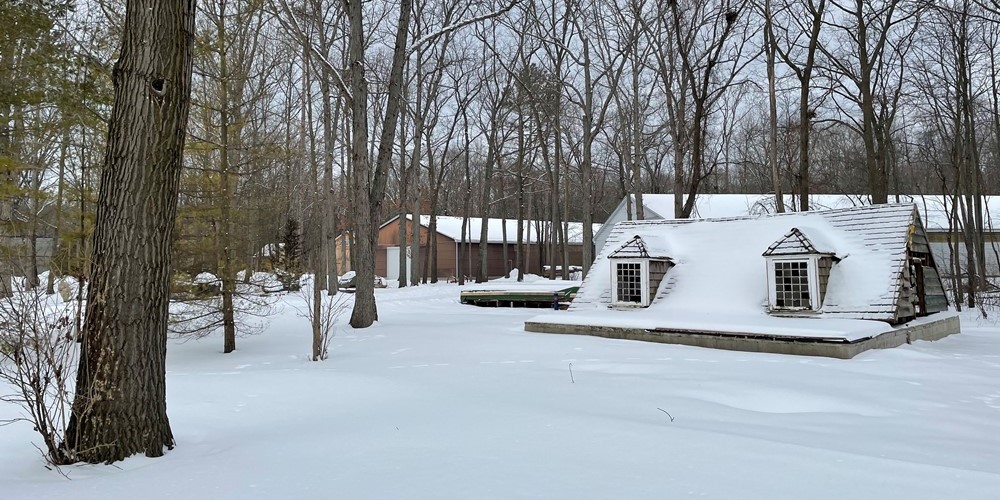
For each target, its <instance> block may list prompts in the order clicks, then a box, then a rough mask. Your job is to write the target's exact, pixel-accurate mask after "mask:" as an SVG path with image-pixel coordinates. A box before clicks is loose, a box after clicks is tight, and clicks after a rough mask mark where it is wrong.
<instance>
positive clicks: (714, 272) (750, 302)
mask: <svg viewBox="0 0 1000 500" xmlns="http://www.w3.org/2000/svg"><path fill="white" fill-rule="evenodd" d="M918 217H919V215H918V214H917V212H916V209H915V207H914V206H913V205H912V204H887V205H866V206H859V207H850V208H843V209H835V210H825V211H814V212H804V213H803V212H796V213H786V214H769V215H761V216H756V217H732V218H719V219H694V220H692V219H676V220H651V221H626V222H619V223H617V224H616V225H615V226H614V227H613V229H612V230H611V232H610V233H609V236H608V240H607V243H606V244H605V245H604V248H603V249H601V250H600V251H599V252H598V255H597V258H596V260H595V262H594V266H593V267H592V269H591V272H590V274H589V275H588V276H587V278H586V279H585V280H584V283H583V286H582V287H581V289H580V292H579V293H578V294H577V297H576V299H575V300H574V301H573V304H572V306H571V309H588V308H590V309H592V308H595V307H597V308H603V307H605V306H606V305H609V304H610V299H611V297H610V277H609V276H610V267H609V262H608V261H607V259H608V257H609V256H610V255H611V254H612V253H614V252H615V251H617V250H619V249H621V248H622V247H623V245H624V244H626V243H627V242H628V241H629V240H630V239H634V237H636V236H638V237H640V238H652V239H657V238H659V239H665V240H667V241H670V243H671V258H672V260H674V261H675V262H676V266H675V267H674V268H673V269H671V271H670V274H671V275H670V280H669V281H671V282H673V283H674V285H673V286H672V287H670V290H669V291H667V293H664V290H660V294H659V295H658V297H657V299H656V300H655V301H654V303H653V304H652V305H651V306H650V311H651V312H652V311H653V310H655V309H658V308H659V309H660V310H663V311H664V313H665V314H669V309H670V308H672V307H676V308H682V307H683V308H691V307H697V308H704V309H706V310H726V309H742V310H763V308H764V305H765V304H766V294H767V290H766V282H767V276H766V266H765V259H764V258H763V257H761V255H762V253H765V252H768V251H774V252H778V251H781V252H784V251H801V250H808V251H814V250H815V251H817V252H818V253H827V254H835V255H836V256H838V257H840V258H841V259H842V260H841V261H840V262H838V263H837V264H836V265H835V266H834V268H833V270H832V271H831V276H830V281H829V285H828V289H827V294H826V296H825V300H824V302H823V306H822V309H821V312H820V316H830V317H840V318H852V319H872V320H883V321H892V320H894V319H895V317H896V308H897V304H898V302H899V298H900V294H901V292H902V282H901V276H902V272H903V268H904V266H905V265H906V250H907V238H908V234H909V231H910V227H911V225H913V224H918V223H919V222H918ZM796 228H801V229H796ZM782 235H784V236H782ZM772 247H773V248H772ZM711 284H714V286H710V285H711Z"/></svg>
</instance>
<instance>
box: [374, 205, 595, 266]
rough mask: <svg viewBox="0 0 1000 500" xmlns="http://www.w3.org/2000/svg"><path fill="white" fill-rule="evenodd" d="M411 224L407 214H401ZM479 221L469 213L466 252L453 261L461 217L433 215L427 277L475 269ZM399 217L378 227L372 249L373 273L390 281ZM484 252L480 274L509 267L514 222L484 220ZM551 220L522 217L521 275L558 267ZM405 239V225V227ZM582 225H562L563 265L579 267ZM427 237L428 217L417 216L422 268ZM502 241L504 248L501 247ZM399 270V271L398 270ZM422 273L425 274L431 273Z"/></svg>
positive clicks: (514, 247) (395, 260)
mask: <svg viewBox="0 0 1000 500" xmlns="http://www.w3.org/2000/svg"><path fill="white" fill-rule="evenodd" d="M406 220H407V221H410V222H412V217H411V216H407V219H406ZM482 224H483V219H481V218H478V217H470V218H469V220H468V227H467V228H466V231H465V239H464V241H465V242H466V244H467V245H468V246H467V250H466V251H465V252H464V255H463V256H462V262H459V245H460V243H461V242H462V241H463V239H462V217H452V216H438V217H437V231H436V234H434V235H433V237H434V238H435V241H436V244H437V249H438V250H437V252H438V258H437V268H436V269H432V270H431V276H437V278H438V279H450V278H454V277H457V276H458V273H459V269H461V272H462V273H464V274H465V275H466V276H476V275H477V274H478V273H479V267H480V261H479V241H480V235H481V228H482ZM399 225H400V222H399V216H396V217H393V218H392V219H390V220H389V221H388V222H386V223H385V224H382V226H381V227H380V228H379V231H378V241H377V244H376V247H375V274H377V275H379V276H384V277H386V278H387V279H389V280H390V281H392V280H397V279H399V271H400V269H399V267H400V266H399V253H400V251H401V249H400V247H401V245H400V241H399ZM486 225H487V230H488V234H487V238H488V239H487V251H486V261H487V263H486V266H487V267H486V274H487V275H488V276H490V277H498V276H504V275H506V274H507V273H508V272H509V271H510V270H512V269H513V268H514V266H515V262H516V256H517V220H513V219H506V220H503V219H487V224H486ZM550 226H551V223H549V222H546V221H524V227H523V231H524V233H523V234H524V236H523V240H524V243H525V245H524V248H525V250H524V253H525V256H524V257H525V266H524V269H522V271H524V272H526V273H533V274H541V273H542V272H543V271H544V269H546V266H550V265H556V266H559V265H560V264H561V262H562V258H561V256H560V255H556V256H551V255H549V249H548V248H547V247H548V241H549V238H550V236H549V234H550V231H549V228H550ZM407 229H408V231H407V235H408V237H409V234H410V233H409V228H407ZM598 229H600V224H594V231H597V230H598ZM582 230H583V225H582V224H581V223H579V222H570V223H569V227H568V236H567V247H568V253H569V264H570V265H571V266H582V265H583V235H582ZM429 235H430V216H427V215H423V216H421V217H420V245H421V247H420V251H419V255H420V265H421V266H423V265H424V264H425V262H426V261H427V259H428V258H429V257H430V256H429V255H428V253H429V252H428V251H427V248H428V237H429ZM504 241H506V249H505V245H504ZM407 255H408V257H407V261H408V262H409V263H408V264H407V266H408V267H409V266H412V265H413V263H412V261H411V259H410V257H409V256H410V255H412V251H411V250H410V249H409V248H408V249H407ZM404 272H405V271H404ZM431 276H428V277H431Z"/></svg>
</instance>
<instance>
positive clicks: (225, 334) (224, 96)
mask: <svg viewBox="0 0 1000 500" xmlns="http://www.w3.org/2000/svg"><path fill="white" fill-rule="evenodd" d="M225 21H226V2H221V3H220V4H219V16H218V20H217V25H216V35H217V39H216V45H217V46H216V50H218V51H219V83H220V85H219V100H220V101H221V109H220V112H219V182H220V184H221V189H220V193H219V218H220V219H221V220H220V223H221V226H222V227H221V229H222V234H221V235H220V238H219V240H220V241H219V247H220V248H219V260H220V264H221V266H220V269H219V274H221V278H222V338H223V342H222V343H223V345H222V352H223V353H230V352H233V351H235V350H236V317H235V311H234V308H233V293H234V292H235V289H236V269H234V266H233V250H234V249H233V215H232V200H233V192H232V191H233V190H232V178H231V175H230V174H231V172H230V164H229V160H230V145H229V138H230V127H229V124H230V102H229V90H230V88H229V87H230V74H229V54H228V50H227V40H226V22H225Z"/></svg>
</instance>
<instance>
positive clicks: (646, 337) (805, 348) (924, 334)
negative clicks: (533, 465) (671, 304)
mask: <svg viewBox="0 0 1000 500" xmlns="http://www.w3.org/2000/svg"><path fill="white" fill-rule="evenodd" d="M939 315H940V316H941V317H940V318H939V319H934V317H935V316H939ZM524 330H525V331H528V332H539V333H563V334H572V335H592V336H595V337H605V338H609V339H624V340H641V341H646V342H659V343H663V344H681V345H689V346H696V347H709V348H712V349H726V350H730V351H747V352H769V353H775V354H795V355H800V356H823V357H828V358H840V359H850V358H853V357H854V356H857V355H858V354H860V353H862V352H864V351H867V350H869V349H888V348H891V347H897V346H900V345H903V344H909V343H911V342H913V341H914V340H938V339H942V338H944V337H947V336H948V335H951V334H953V333H959V332H960V331H961V324H960V323H959V320H958V316H956V315H953V314H948V313H939V314H935V315H931V316H928V317H926V318H921V320H920V321H918V322H913V323H909V324H906V325H900V326H898V327H896V328H893V330H892V331H889V332H886V333H883V334H880V335H877V336H875V337H869V338H865V339H859V340H855V341H849V340H846V339H836V338H814V337H786V336H781V337H779V336H768V335H758V334H749V333H728V332H711V331H685V330H670V329H660V328H657V329H641V328H621V327H612V326H596V325H563V324H558V323H542V322H527V323H525V324H524Z"/></svg>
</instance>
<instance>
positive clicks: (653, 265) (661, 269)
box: [649, 260, 673, 302]
mask: <svg viewBox="0 0 1000 500" xmlns="http://www.w3.org/2000/svg"><path fill="white" fill-rule="evenodd" d="M671 267H673V264H671V263H669V262H667V261H665V260H651V261H649V299H650V302H652V301H653V298H654V297H656V292H657V290H659V289H660V283H661V282H662V281H663V277H664V276H666V275H667V271H669V270H670V268H671Z"/></svg>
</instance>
